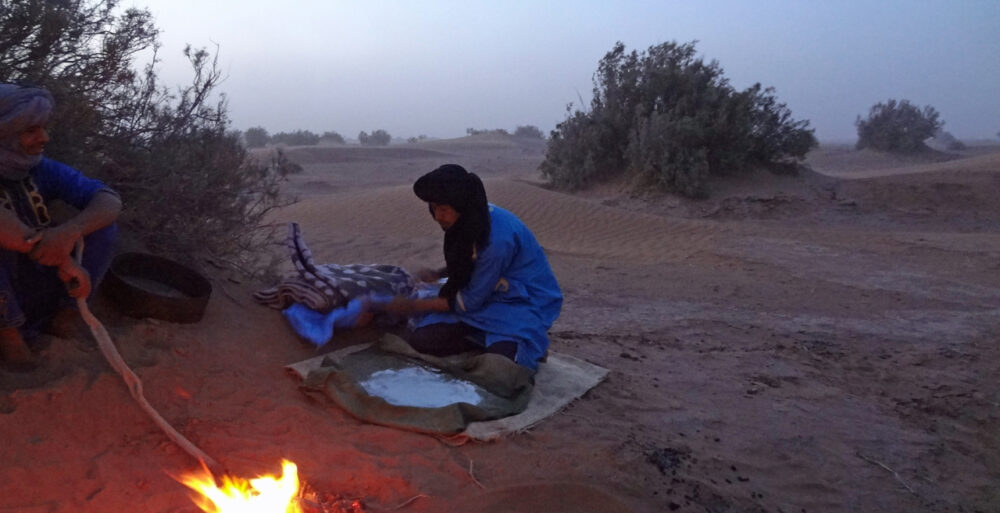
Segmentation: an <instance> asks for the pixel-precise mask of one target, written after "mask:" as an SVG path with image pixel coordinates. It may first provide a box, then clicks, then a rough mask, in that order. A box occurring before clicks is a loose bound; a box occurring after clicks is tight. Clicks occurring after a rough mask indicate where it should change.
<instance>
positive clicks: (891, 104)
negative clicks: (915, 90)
mask: <svg viewBox="0 0 1000 513" xmlns="http://www.w3.org/2000/svg"><path fill="white" fill-rule="evenodd" d="M854 124H855V125H856V126H857V127H858V143H857V145H856V146H857V148H858V149H859V150H861V149H864V148H871V149H873V150H879V151H887V152H896V153H910V152H915V151H921V150H926V149H927V145H926V144H925V143H924V141H926V140H927V139H928V138H929V137H933V136H934V134H935V133H937V131H938V130H940V129H941V127H942V126H944V123H943V122H941V121H940V120H939V119H938V112H937V111H936V110H934V107H931V106H930V105H927V106H926V107H924V108H923V109H920V108H919V107H917V106H915V105H912V104H911V103H910V102H909V101H907V100H902V101H899V102H897V101H896V100H892V99H890V100H889V101H887V102H886V103H876V104H875V105H873V106H872V108H871V110H870V111H869V112H868V117H867V118H865V119H861V116H858V118H857V120H856V121H855V122H854Z"/></svg>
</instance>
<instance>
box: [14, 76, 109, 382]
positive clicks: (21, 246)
mask: <svg viewBox="0 0 1000 513" xmlns="http://www.w3.org/2000/svg"><path fill="white" fill-rule="evenodd" d="M54 105H55V102H54V100H53V99H52V95H51V94H49V92H48V91H46V90H45V89H43V88H39V87H31V86H23V85H18V84H0V360H2V361H3V362H5V363H6V364H7V365H8V366H13V368H25V369H30V368H31V367H32V366H33V364H32V362H31V361H30V360H31V358H32V355H31V351H30V348H29V347H28V345H27V344H26V342H25V340H26V339H28V340H30V338H31V337H32V336H33V335H35V334H37V333H38V332H39V331H40V330H41V329H44V328H47V327H49V326H50V325H51V321H52V319H53V318H54V317H57V316H62V317H64V318H65V317H67V316H78V314H77V313H76V312H75V310H74V306H75V301H74V300H75V299H76V298H87V297H89V296H90V294H91V291H92V290H93V288H94V287H93V286H92V284H96V283H97V282H99V281H100V279H101V277H102V276H103V274H104V272H105V271H106V270H107V268H108V266H109V264H110V261H111V257H112V250H113V244H114V240H115V235H116V227H115V224H114V221H115V220H116V219H117V217H118V214H119V213H120V212H121V207H122V205H121V200H120V199H119V197H118V194H117V193H116V192H114V191H113V190H111V189H110V188H108V187H107V186H105V185H104V184H103V183H101V182H100V181H98V180H94V179H92V178H88V177H86V176H84V175H83V174H81V173H80V172H79V171H77V170H76V169H73V168H72V167H70V166H67V165H65V164H62V163H60V162H56V161H54V160H51V159H48V158H45V157H43V155H42V154H43V152H44V149H45V145H46V143H48V141H49V136H48V133H47V131H46V125H47V123H48V119H49V116H50V114H51V112H52V109H53V107H54ZM53 200H62V201H63V202H65V203H67V204H69V205H71V206H73V207H75V208H76V209H78V211H77V213H76V215H74V216H73V217H72V218H70V219H68V220H65V221H64V222H62V223H56V222H55V221H54V220H53V219H51V218H50V217H49V206H50V202H51V201H53ZM81 240H83V241H84V254H83V258H82V262H81V263H80V264H77V262H76V261H75V260H74V259H73V257H72V255H71V252H72V251H73V249H74V247H75V246H76V245H77V243H78V242H79V241H81Z"/></svg>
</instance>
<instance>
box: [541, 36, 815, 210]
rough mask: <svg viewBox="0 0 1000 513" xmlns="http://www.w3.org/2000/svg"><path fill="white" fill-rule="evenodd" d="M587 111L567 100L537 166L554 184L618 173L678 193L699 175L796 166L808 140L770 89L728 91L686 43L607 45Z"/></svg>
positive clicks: (694, 185) (697, 182) (701, 179)
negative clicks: (631, 47) (639, 47)
mask: <svg viewBox="0 0 1000 513" xmlns="http://www.w3.org/2000/svg"><path fill="white" fill-rule="evenodd" d="M593 92H594V97H593V100H592V101H591V104H590V109H589V110H587V111H580V110H577V111H574V110H573V106H572V105H569V106H568V107H567V115H566V119H565V120H564V121H563V122H561V123H559V124H558V125H557V126H556V129H555V130H553V131H552V133H551V135H550V137H549V141H548V146H547V148H546V154H545V160H544V161H543V162H542V164H541V166H540V169H541V171H542V173H543V174H544V175H545V176H546V177H548V178H549V179H550V180H551V181H552V182H553V184H554V185H556V186H560V187H565V188H571V189H572V188H579V187H584V186H586V185H589V184H591V183H593V182H595V181H600V180H605V179H608V178H611V177H613V176H618V175H620V174H622V173H629V174H631V175H633V176H635V177H636V178H637V183H640V184H645V185H651V186H654V187H657V188H660V189H664V190H672V191H677V192H680V193H682V194H685V195H688V196H702V195H705V194H707V182H708V179H709V177H711V176H717V175H725V174H733V173H741V172H745V171H747V170H749V169H752V168H754V167H767V168H770V169H773V170H788V169H794V168H796V166H797V164H798V163H799V162H801V160H802V159H803V158H805V154H806V153H808V152H809V150H810V149H811V148H813V147H815V146H816V144H817V142H816V138H815V137H814V136H813V131H812V130H811V129H809V128H808V126H809V123H808V122H807V121H795V120H793V119H792V117H791V112H790V111H789V110H788V108H787V107H786V106H785V105H784V104H782V103H779V102H778V101H777V99H776V98H775V97H774V90H773V89H770V88H762V87H761V85H760V84H755V85H753V86H751V87H750V88H748V89H746V90H745V91H736V90H735V89H733V88H732V87H731V86H730V85H729V82H728V81H727V80H726V79H725V77H724V76H723V70H722V68H721V67H720V66H719V65H718V63H716V62H715V61H712V62H708V63H706V62H704V61H703V60H702V59H700V58H696V57H695V44H694V43H693V42H692V43H686V44H678V43H675V42H670V43H663V44H660V45H657V46H652V47H650V48H649V49H648V50H647V51H645V52H643V53H641V54H640V53H637V52H635V51H632V52H626V50H625V46H624V45H623V44H622V43H620V42H619V43H617V44H616V45H615V46H614V48H613V49H612V50H611V51H610V52H608V53H607V54H606V55H605V56H604V57H603V58H602V59H601V61H600V63H599V64H598V69H597V72H596V73H595V75H594V90H593Z"/></svg>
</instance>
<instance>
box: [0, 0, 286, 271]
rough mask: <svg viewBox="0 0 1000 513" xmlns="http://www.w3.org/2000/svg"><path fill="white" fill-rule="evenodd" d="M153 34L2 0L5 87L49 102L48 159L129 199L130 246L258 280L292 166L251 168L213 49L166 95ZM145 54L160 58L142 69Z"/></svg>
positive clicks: (94, 16)
mask: <svg viewBox="0 0 1000 513" xmlns="http://www.w3.org/2000/svg"><path fill="white" fill-rule="evenodd" d="M157 37H158V32H157V30H156V27H155V26H154V25H153V21H152V17H151V15H150V13H149V12H148V11H147V10H144V9H135V8H129V9H125V10H120V9H118V7H117V2H116V1H115V0H82V1H72V2H52V1H47V0H17V1H10V0H0V80H2V81H22V82H24V81H27V82H32V83H35V84H39V85H42V86H45V87H46V88H48V89H49V90H50V91H51V92H52V93H53V95H54V96H55V98H56V109H55V112H53V116H52V120H51V130H50V132H51V136H52V142H51V144H50V145H49V147H48V148H47V150H46V152H47V154H48V155H50V156H51V157H53V158H55V159H58V160H61V161H64V162H66V163H68V164H70V165H73V166H74V167H77V168H78V169H81V170H82V171H84V172H85V173H87V174H89V175H91V176H95V177H98V178H101V179H103V180H104V181H105V182H107V183H108V184H109V185H111V186H112V187H115V188H116V189H117V190H118V191H119V192H120V193H121V194H122V197H123V199H124V203H125V205H126V209H125V212H124V213H123V216H122V218H121V220H120V225H121V226H122V228H123V229H122V235H123V237H125V238H128V239H132V240H134V241H138V242H140V243H142V244H143V245H144V246H145V247H146V248H148V249H149V250H152V251H157V252H160V253H164V254H168V255H172V256H175V257H181V258H184V259H189V258H190V257H191V256H192V255H201V256H206V257H212V258H213V259H214V260H215V261H217V262H228V263H230V264H232V266H234V267H238V268H240V269H243V270H246V271H252V270H253V269H255V268H257V267H258V266H257V265H256V263H257V261H258V260H259V255H257V251H258V250H259V249H261V248H262V247H263V246H264V245H265V244H267V243H269V237H268V235H269V228H270V227H269V226H268V225H267V224H266V223H265V217H266V214H267V213H268V211H270V210H271V209H273V208H275V207H277V206H279V205H281V204H282V203H283V200H282V198H281V196H280V193H279V184H280V181H281V180H282V178H283V173H284V172H285V171H286V170H287V164H288V162H287V161H286V160H284V159H283V158H282V157H281V156H278V157H275V158H274V159H269V160H265V161H257V160H254V159H251V158H250V156H249V154H248V153H247V150H246V149H245V148H244V147H243V145H242V144H241V143H240V140H239V137H238V136H237V135H236V134H235V133H234V132H232V131H230V130H229V129H228V127H229V117H228V111H227V104H226V100H225V96H224V95H215V94H214V92H215V88H216V86H217V85H218V83H219V80H220V78H221V74H220V72H219V71H218V69H217V67H216V62H215V59H214V58H212V56H211V55H210V54H209V53H208V52H206V51H205V50H192V49H191V48H187V49H185V51H184V52H185V55H186V56H187V57H188V58H189V60H190V63H191V66H192V71H193V79H192V82H191V84H189V85H187V86H184V87H180V88H168V87H165V86H161V85H160V84H159V82H158V80H157V78H158V77H157V73H156V64H157V63H158V59H157V57H156V48H157V47H158V43H157ZM146 50H151V53H152V60H151V62H150V63H149V64H148V65H146V66H145V67H144V68H141V69H137V68H136V67H135V66H134V62H133V61H134V58H135V56H136V55H137V54H139V53H140V52H143V51H146ZM213 98H217V99H216V100H213Z"/></svg>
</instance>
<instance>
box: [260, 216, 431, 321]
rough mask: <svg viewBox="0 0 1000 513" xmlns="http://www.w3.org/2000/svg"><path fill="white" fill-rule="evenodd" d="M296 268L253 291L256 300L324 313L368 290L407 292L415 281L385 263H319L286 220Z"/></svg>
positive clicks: (290, 252)
mask: <svg viewBox="0 0 1000 513" xmlns="http://www.w3.org/2000/svg"><path fill="white" fill-rule="evenodd" d="M285 246H286V247H287V248H288V253H289V256H290V257H291V259H292V264H293V265H294V266H295V271H294V272H293V273H290V274H289V275H287V276H285V277H284V278H282V279H281V281H280V282H278V283H277V284H276V285H274V286H273V287H269V288H266V289H263V290H261V291H258V292H256V293H255V294H254V295H253V297H254V299H256V300H257V302H259V303H261V304H264V305H267V306H269V307H271V308H276V309H280V310H284V309H285V308H288V307H289V306H291V305H292V304H293V303H300V304H303V305H305V306H307V307H309V308H311V309H313V310H316V311H317V312H323V313H327V312H330V311H331V310H333V309H336V308H341V307H343V306H346V305H347V303H348V302H349V301H350V300H352V299H354V298H356V297H361V296H366V295H371V294H377V295H391V296H395V295H406V296H408V295H410V294H412V293H413V292H414V289H415V287H416V282H415V281H414V279H413V276H411V275H410V273H409V272H407V271H406V269H403V268H402V267H398V266H395V265H385V264H368V265H364V264H348V265H340V264H320V265H317V264H316V263H314V262H313V256H312V252H311V251H309V247H308V246H306V243H305V240H303V239H302V231H301V229H300V228H299V225H298V223H289V225H288V238H286V239H285Z"/></svg>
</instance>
